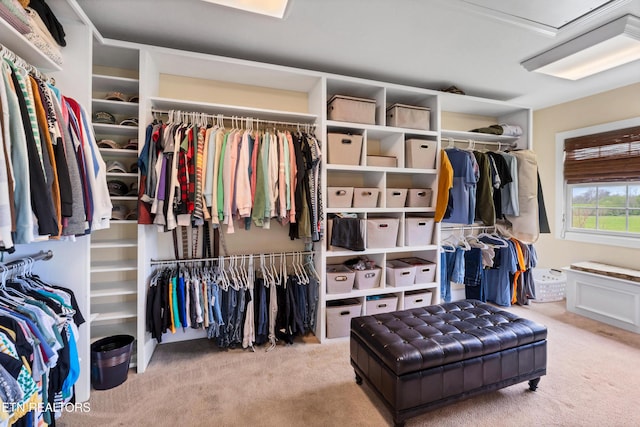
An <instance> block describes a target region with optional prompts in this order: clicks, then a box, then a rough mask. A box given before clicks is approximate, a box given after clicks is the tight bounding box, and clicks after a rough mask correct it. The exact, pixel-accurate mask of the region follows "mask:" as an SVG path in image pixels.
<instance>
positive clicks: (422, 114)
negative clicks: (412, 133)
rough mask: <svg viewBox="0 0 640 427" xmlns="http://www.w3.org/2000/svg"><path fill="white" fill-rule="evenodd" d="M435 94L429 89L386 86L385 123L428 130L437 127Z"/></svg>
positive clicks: (404, 127)
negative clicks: (417, 89)
mask: <svg viewBox="0 0 640 427" xmlns="http://www.w3.org/2000/svg"><path fill="white" fill-rule="evenodd" d="M437 108H438V105H437V95H436V93H434V92H432V91H429V90H420V91H415V90H411V91H409V90H404V89H402V88H387V92H386V104H385V113H386V117H385V119H386V125H387V126H393V127H398V128H403V129H417V130H422V131H425V132H428V131H430V130H432V129H437V114H436V113H435V112H436V111H437Z"/></svg>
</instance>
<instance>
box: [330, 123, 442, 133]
mask: <svg viewBox="0 0 640 427" xmlns="http://www.w3.org/2000/svg"><path fill="white" fill-rule="evenodd" d="M327 128H329V130H333V129H338V128H341V129H354V130H366V131H371V132H374V133H378V134H379V135H384V134H394V133H395V134H397V133H405V134H410V135H412V136H414V135H415V136H438V132H436V131H434V130H420V129H407V128H396V127H391V126H382V125H368V124H364V123H351V122H339V121H336V120H327Z"/></svg>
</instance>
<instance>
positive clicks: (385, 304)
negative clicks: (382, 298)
mask: <svg viewBox="0 0 640 427" xmlns="http://www.w3.org/2000/svg"><path fill="white" fill-rule="evenodd" d="M386 306H387V303H383V304H378V305H377V307H378V308H385V307H386Z"/></svg>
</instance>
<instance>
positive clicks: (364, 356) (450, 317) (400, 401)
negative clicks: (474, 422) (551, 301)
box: [350, 300, 547, 426]
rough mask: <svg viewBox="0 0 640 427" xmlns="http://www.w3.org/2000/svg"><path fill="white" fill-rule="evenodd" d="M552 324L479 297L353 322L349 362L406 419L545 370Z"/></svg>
mask: <svg viewBox="0 0 640 427" xmlns="http://www.w3.org/2000/svg"><path fill="white" fill-rule="evenodd" d="M546 338H547V329H546V327H545V326H543V325H539V324H537V323H535V322H532V321H530V320H527V319H523V318H521V317H518V316H516V315H515V314H513V313H510V312H508V311H505V310H503V309H500V308H497V307H494V306H492V305H489V304H486V303H483V302H481V301H476V300H463V301H457V302H452V303H444V304H438V305H432V306H429V307H423V308H416V309H410V310H403V311H396V312H392V313H384V314H377V315H372V316H361V317H356V318H353V319H352V320H351V341H350V346H351V350H350V351H351V365H352V366H353V368H354V370H355V373H356V382H357V383H358V384H362V380H363V379H364V380H366V381H367V384H369V385H370V386H371V387H372V388H373V390H374V391H375V392H376V394H377V395H378V396H379V397H380V398H381V399H382V401H383V402H384V403H385V405H386V406H387V407H388V408H389V410H390V411H391V413H392V414H393V420H394V423H395V425H396V426H402V425H404V422H405V420H406V419H408V418H410V417H413V416H415V415H418V414H420V413H423V412H425V411H428V410H430V409H434V408H437V407H441V406H444V405H446V404H449V403H453V402H456V401H458V400H461V399H465V398H467V397H470V396H474V395H477V394H480V393H483V392H487V391H493V390H497V389H500V388H503V387H507V386H510V385H513V384H516V383H519V382H523V381H529V388H530V389H531V390H535V389H536V388H537V385H538V382H539V381H540V377H541V376H542V375H545V374H546V369H547V340H546Z"/></svg>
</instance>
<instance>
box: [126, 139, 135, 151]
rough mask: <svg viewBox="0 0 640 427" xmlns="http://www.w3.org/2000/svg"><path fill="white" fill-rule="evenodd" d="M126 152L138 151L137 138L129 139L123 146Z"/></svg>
mask: <svg viewBox="0 0 640 427" xmlns="http://www.w3.org/2000/svg"><path fill="white" fill-rule="evenodd" d="M124 148H125V149H127V150H137V149H138V138H131V139H130V140H129V141H127V144H126V145H125V146H124Z"/></svg>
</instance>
